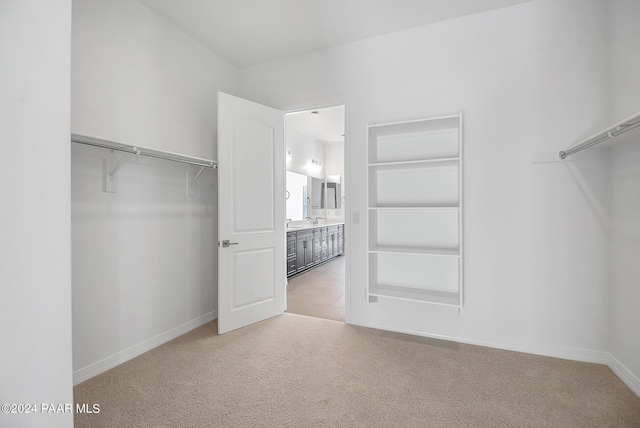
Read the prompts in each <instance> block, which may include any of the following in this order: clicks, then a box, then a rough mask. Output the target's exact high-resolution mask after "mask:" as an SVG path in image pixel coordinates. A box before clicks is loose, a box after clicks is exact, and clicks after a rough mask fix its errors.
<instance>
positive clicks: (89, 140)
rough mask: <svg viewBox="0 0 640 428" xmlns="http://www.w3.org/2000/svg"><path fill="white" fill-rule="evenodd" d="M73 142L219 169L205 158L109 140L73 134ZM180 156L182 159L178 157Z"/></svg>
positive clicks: (214, 163) (213, 162)
mask: <svg viewBox="0 0 640 428" xmlns="http://www.w3.org/2000/svg"><path fill="white" fill-rule="evenodd" d="M71 142H72V143H77V144H84V145H87V146H93V147H100V148H102V149H108V150H115V151H118V152H124V153H130V154H134V155H140V156H147V157H151V158H156V159H163V160H168V161H172V162H179V163H186V164H188V165H197V166H201V167H204V168H217V166H216V162H215V161H210V160H208V159H203V158H195V157H193V158H192V157H189V156H187V155H180V154H175V153H170V152H163V151H160V150H157V149H148V148H146V147H139V146H128V145H126V144H121V143H113V142H111V141H107V140H101V139H98V138H93V137H87V136H84V135H79V134H71ZM178 156H180V157H178Z"/></svg>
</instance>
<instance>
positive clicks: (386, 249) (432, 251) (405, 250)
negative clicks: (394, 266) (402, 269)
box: [369, 245, 460, 257]
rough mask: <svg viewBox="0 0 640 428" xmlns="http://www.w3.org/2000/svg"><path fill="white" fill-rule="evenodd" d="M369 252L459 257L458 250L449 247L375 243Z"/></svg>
mask: <svg viewBox="0 0 640 428" xmlns="http://www.w3.org/2000/svg"><path fill="white" fill-rule="evenodd" d="M369 253H370V254H406V255H424V256H444V257H460V250H458V249H449V248H415V247H392V246H383V245H376V246H371V248H370V249H369Z"/></svg>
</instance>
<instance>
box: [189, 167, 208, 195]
mask: <svg viewBox="0 0 640 428" xmlns="http://www.w3.org/2000/svg"><path fill="white" fill-rule="evenodd" d="M204 169H205V167H204V166H201V167H200V170H199V171H198V172H197V173H196V174H195V175H193V172H192V171H191V169H188V170H187V196H191V197H193V196H195V195H196V181H197V180H198V177H200V174H202V171H204ZM192 176H193V177H192Z"/></svg>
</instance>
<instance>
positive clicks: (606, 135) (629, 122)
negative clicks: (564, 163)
mask: <svg viewBox="0 0 640 428" xmlns="http://www.w3.org/2000/svg"><path fill="white" fill-rule="evenodd" d="M632 129H637V130H638V131H640V113H637V114H634V115H633V116H631V117H629V118H627V119H625V120H623V121H622V122H618V123H616V124H615V125H613V126H610V127H609V128H607V129H605V130H604V131H601V132H598V133H597V134H595V135H594V136H592V137H590V138H587V139H586V140H583V141H580V142H579V143H576V144H574V145H572V146H571V147H569V148H568V149H567V150H563V151H561V152H560V159H566V158H567V157H568V156H571V155H573V154H575V153H578V152H580V151H582V150H585V149H588V148H589V147H593V146H595V145H596V144H600V143H604V142H605V141H608V140H611V139H613V138H615V137H617V136H619V135H621V134H624V133H625V132H627V131H631V130H632Z"/></svg>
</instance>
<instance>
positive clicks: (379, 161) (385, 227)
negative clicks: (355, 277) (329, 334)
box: [368, 114, 463, 307]
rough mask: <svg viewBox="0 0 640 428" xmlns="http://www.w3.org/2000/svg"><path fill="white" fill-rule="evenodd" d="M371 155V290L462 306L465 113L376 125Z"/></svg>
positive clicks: (371, 132) (381, 294)
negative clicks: (463, 124) (463, 132)
mask: <svg viewBox="0 0 640 428" xmlns="http://www.w3.org/2000/svg"><path fill="white" fill-rule="evenodd" d="M368 161H369V162H368V186H369V192H368V211H369V213H368V216H369V217H368V220H369V221H368V224H369V234H368V236H369V244H368V245H369V247H368V250H369V287H368V294H369V296H370V297H388V298H395V299H403V300H412V301H421V302H428V303H434V304H440V305H448V306H456V307H460V306H461V305H462V290H463V287H462V284H463V281H462V254H463V251H462V248H463V246H462V114H457V115H453V116H445V117H438V118H432V119H423V120H415V121H408V122H396V123H389V124H377V125H369V142H368ZM370 300H371V299H370Z"/></svg>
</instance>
